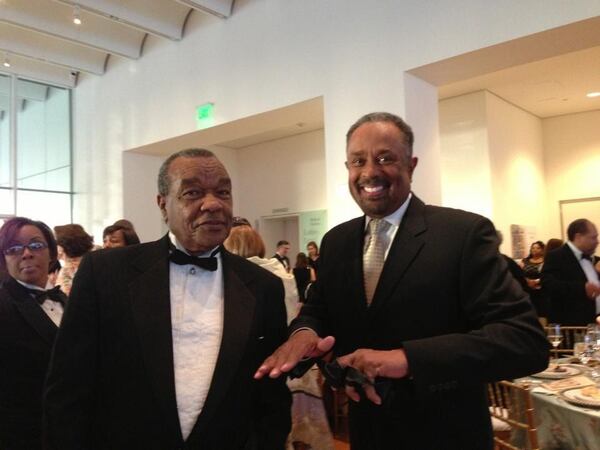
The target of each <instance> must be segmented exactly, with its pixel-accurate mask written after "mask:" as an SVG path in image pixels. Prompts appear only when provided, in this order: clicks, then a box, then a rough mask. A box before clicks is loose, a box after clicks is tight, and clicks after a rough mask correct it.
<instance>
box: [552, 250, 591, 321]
mask: <svg viewBox="0 0 600 450" xmlns="http://www.w3.org/2000/svg"><path fill="white" fill-rule="evenodd" d="M597 261H598V259H597V258H595V260H594V261H593V264H595V263H596V262H597ZM587 281H588V280H587V277H586V276H585V272H584V271H583V269H582V268H581V265H580V264H579V261H577V258H576V257H575V254H574V253H573V250H571V249H570V247H569V246H568V245H567V244H565V245H563V246H562V247H559V248H557V249H555V250H553V251H551V252H549V253H548V254H547V255H546V257H545V258H544V265H543V266H542V288H543V289H544V292H546V293H547V295H548V296H549V297H550V308H551V309H550V320H551V321H552V322H556V323H560V324H562V325H573V326H585V325H587V324H588V323H593V322H594V320H595V318H596V302H595V300H593V299H590V298H589V297H588V296H587V295H586V293H585V284H586V283H587Z"/></svg>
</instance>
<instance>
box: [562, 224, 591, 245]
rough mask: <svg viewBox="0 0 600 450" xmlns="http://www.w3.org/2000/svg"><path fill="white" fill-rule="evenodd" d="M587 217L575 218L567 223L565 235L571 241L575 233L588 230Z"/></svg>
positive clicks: (582, 232)
mask: <svg viewBox="0 0 600 450" xmlns="http://www.w3.org/2000/svg"><path fill="white" fill-rule="evenodd" d="M591 223H592V222H590V221H589V220H587V219H577V220H574V221H573V222H571V223H570V224H569V227H568V228H567V237H568V238H569V240H570V241H571V242H573V239H575V235H576V234H578V233H579V234H585V233H587V232H588V229H589V224H591Z"/></svg>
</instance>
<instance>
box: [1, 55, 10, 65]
mask: <svg viewBox="0 0 600 450" xmlns="http://www.w3.org/2000/svg"><path fill="white" fill-rule="evenodd" d="M2 65H3V66H4V67H10V60H9V59H8V54H7V53H5V54H4V62H3V63H2Z"/></svg>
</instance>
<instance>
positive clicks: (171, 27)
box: [54, 0, 190, 41]
mask: <svg viewBox="0 0 600 450" xmlns="http://www.w3.org/2000/svg"><path fill="white" fill-rule="evenodd" d="M54 1H56V2H59V3H62V4H64V5H68V6H69V7H75V6H79V8H80V9H81V10H82V11H86V12H88V13H90V14H94V15H96V16H99V17H101V18H104V19H107V20H111V21H114V22H117V23H120V24H124V25H127V26H129V27H132V28H135V29H137V30H140V31H143V32H145V33H150V34H153V35H155V36H158V37H162V38H167V39H171V40H173V41H179V40H181V38H182V37H183V25H184V23H185V18H186V16H187V15H188V13H189V11H190V9H189V8H187V7H185V6H183V5H179V4H177V3H174V2H173V1H172V0H152V1H148V0H54Z"/></svg>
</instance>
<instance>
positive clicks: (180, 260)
mask: <svg viewBox="0 0 600 450" xmlns="http://www.w3.org/2000/svg"><path fill="white" fill-rule="evenodd" d="M217 253H219V249H218V248H217V249H216V250H215V251H214V252H212V254H211V255H210V256H209V257H208V258H198V257H196V256H191V255H188V254H187V253H184V252H182V251H181V250H177V249H173V250H171V255H169V260H170V261H171V262H173V263H175V264H178V265H180V266H184V265H186V264H193V265H194V266H197V267H200V268H202V269H204V270H209V271H211V272H214V271H215V270H217V263H218V260H217V258H216V257H215V255H216V254H217Z"/></svg>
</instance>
